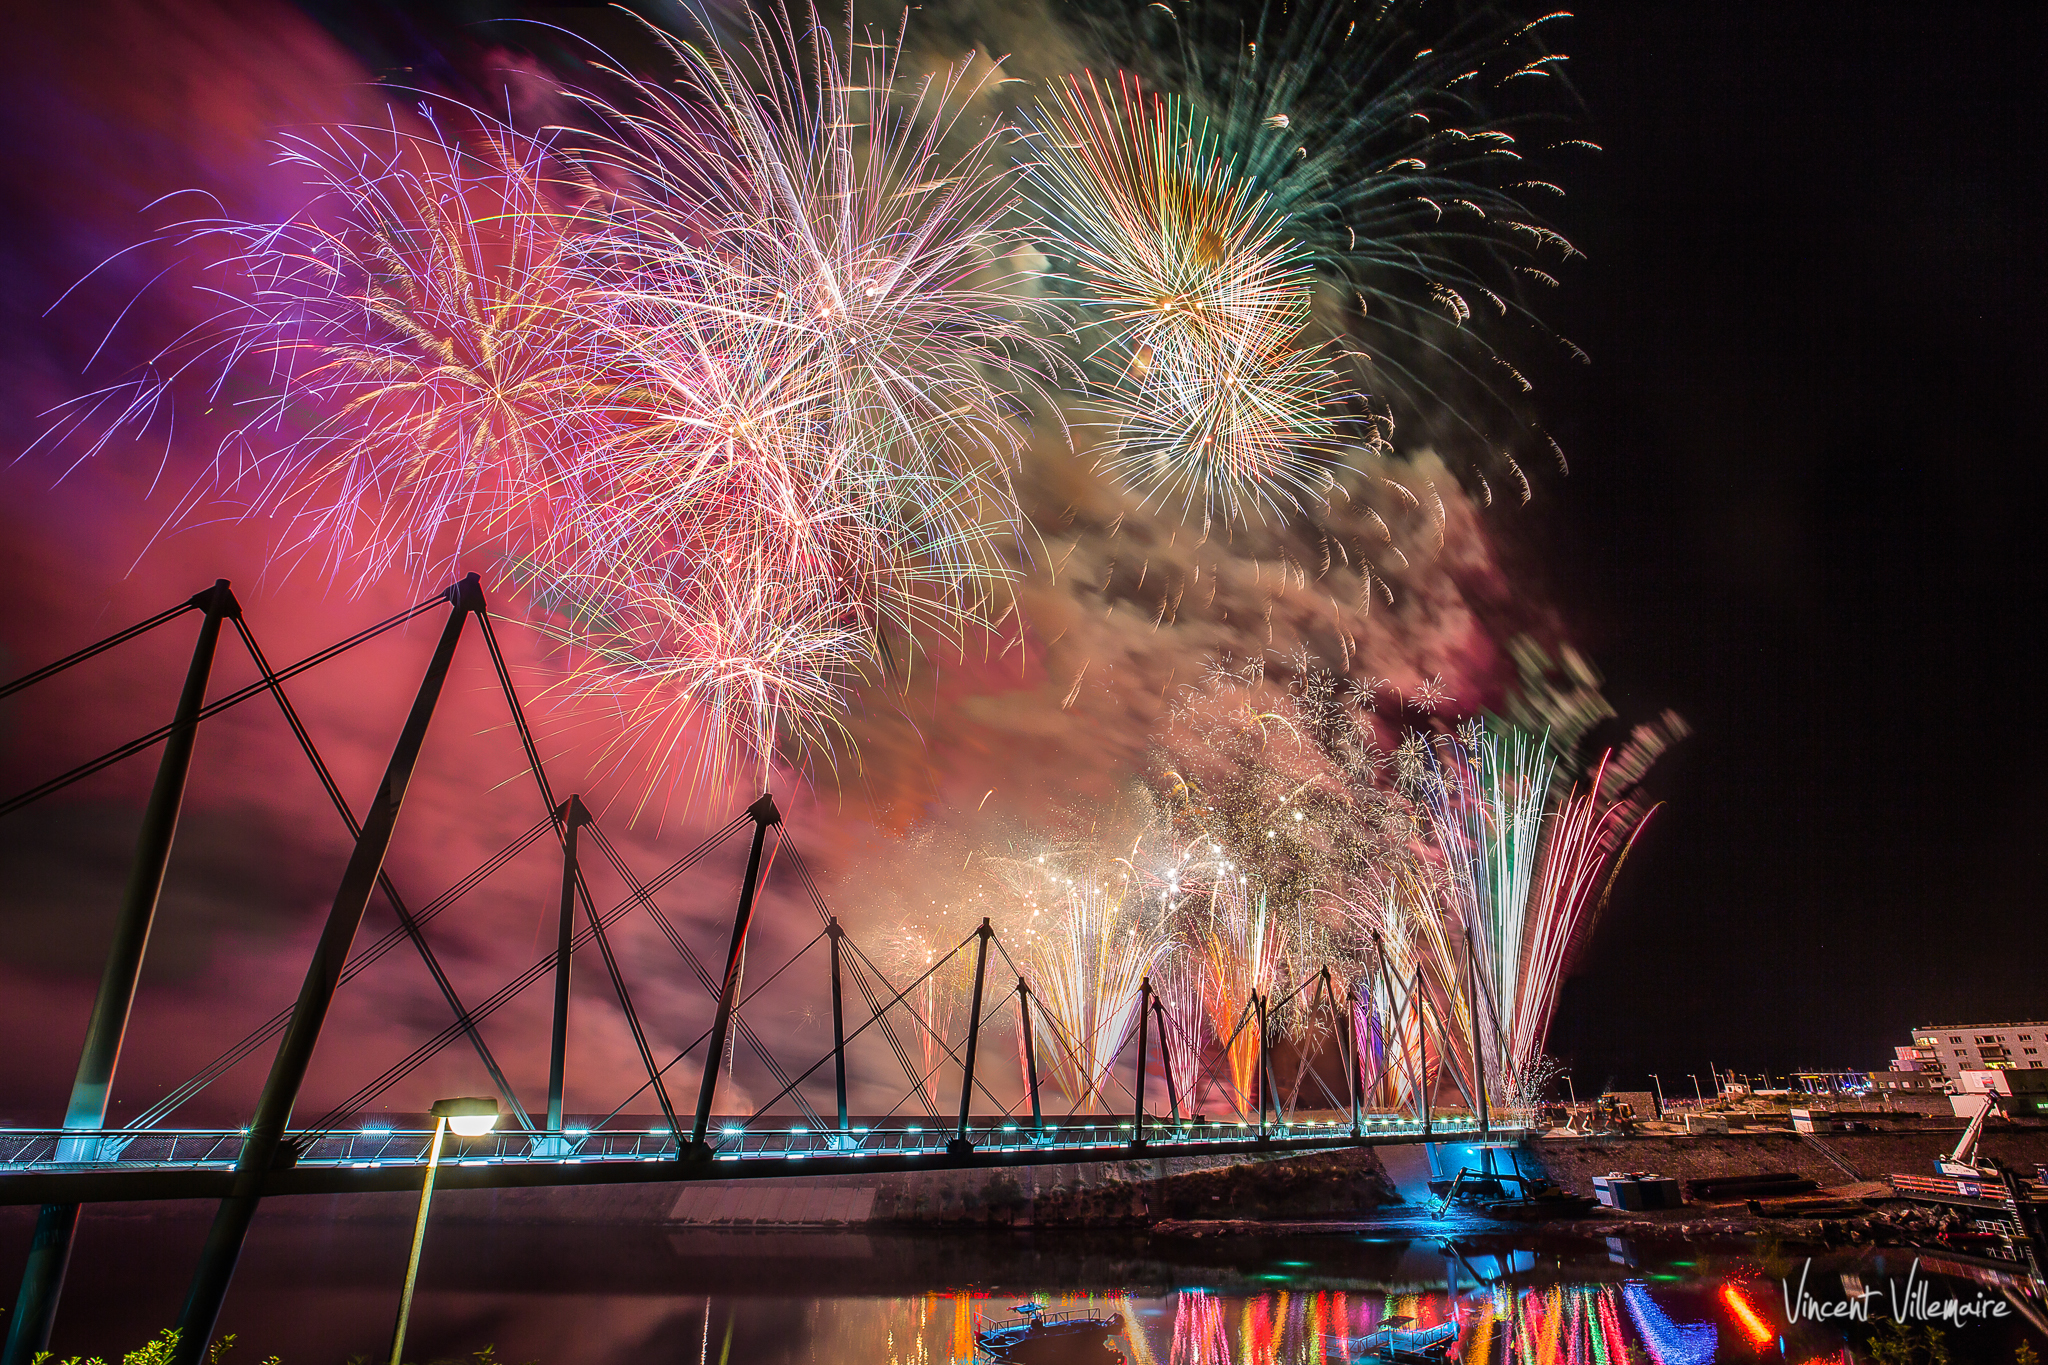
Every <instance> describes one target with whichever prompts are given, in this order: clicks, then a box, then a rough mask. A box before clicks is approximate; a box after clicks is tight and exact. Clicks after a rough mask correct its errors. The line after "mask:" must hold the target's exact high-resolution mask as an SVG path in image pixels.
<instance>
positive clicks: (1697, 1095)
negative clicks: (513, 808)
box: [1685, 1071, 1707, 1109]
mask: <svg viewBox="0 0 2048 1365" xmlns="http://www.w3.org/2000/svg"><path fill="white" fill-rule="evenodd" d="M1685 1078H1686V1079H1687V1080H1689V1081H1691V1082H1692V1097H1693V1098H1694V1099H1696V1100H1698V1101H1699V1102H1700V1108H1702V1109H1704V1108H1706V1107H1707V1093H1706V1091H1704V1090H1702V1089H1700V1078H1699V1077H1697V1076H1695V1075H1693V1074H1692V1073H1691V1072H1689V1071H1688V1072H1687V1073H1686V1077H1685Z"/></svg>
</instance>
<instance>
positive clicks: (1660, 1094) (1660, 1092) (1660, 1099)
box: [392, 1071, 1664, 1365]
mask: <svg viewBox="0 0 2048 1365" xmlns="http://www.w3.org/2000/svg"><path fill="white" fill-rule="evenodd" d="M1650 1084H1651V1085H1654V1086H1656V1087H1657V1117H1658V1118H1660V1119H1661V1118H1663V1117H1664V1082H1662V1081H1660V1080H1658V1079H1657V1073H1656V1072H1654V1071H1653V1072H1651V1073H1650ZM392 1365H397V1362H396V1361H394V1362H392Z"/></svg>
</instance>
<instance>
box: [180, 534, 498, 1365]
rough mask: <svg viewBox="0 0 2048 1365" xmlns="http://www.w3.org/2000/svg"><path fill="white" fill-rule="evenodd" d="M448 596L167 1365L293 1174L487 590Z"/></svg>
mask: <svg viewBox="0 0 2048 1365" xmlns="http://www.w3.org/2000/svg"><path fill="white" fill-rule="evenodd" d="M447 597H448V603H449V605H450V606H452V607H453V608H454V610H453V611H452V612H451V613H450V614H449V617H448V623H447V625H445V626H443V627H442V629H441V639H440V641H439V643H437V644H436V645H435V646H434V656H433V658H432V659H431V660H430V661H429V662H428V664H427V671H426V676H425V677H423V678H422V679H421V680H420V687H419V692H418V693H417V694H416V695H415V696H414V698H413V703H412V711H411V713H410V714H408V715H407V716H406V719H405V728H404V729H402V730H401V731H399V735H398V742H397V744H395V745H394V746H393V747H392V750H391V761H390V763H389V764H388V765H387V766H386V767H385V769H384V780H383V782H382V783H380V784H379V785H378V788H377V794H376V796H375V797H374V798H373V799H372V800H371V802H370V808H369V810H368V811H367V812H366V813H365V815H364V818H363V832H362V833H361V834H360V835H359V836H357V838H356V844H355V850H354V852H352V853H351V854H350V855H349V860H348V867H347V869H346V870H345V871H343V873H342V874H341V885H340V886H339V887H338V888H337V889H336V890H335V893H334V904H333V906H332V908H330V909H329V910H328V912H327V923H326V926H325V927H324V928H323V929H322V930H321V931H320V942H319V945H318V946H317V947H315V948H314V950H313V960H312V961H311V962H310V963H308V964H307V967H306V979H305V981H304V983H303V984H301V986H300V987H299V998H298V1003H297V1004H296V1005H294V1006H293V1007H292V1017H291V1022H290V1023H289V1024H288V1025H286V1027H285V1033H284V1041H283V1042H281V1043H279V1044H278V1047H277V1056H276V1058H275V1060H273V1061H272V1062H271V1065H270V1075H269V1077H268V1078H267V1079H266V1080H265V1081H264V1082H263V1094H262V1097H261V1098H260V1099H258V1100H257V1102H256V1114H255V1117H254V1118H253V1119H252V1120H251V1121H250V1124H249V1133H248V1136H247V1137H246V1138H244V1139H243V1141H242V1154H241V1157H240V1159H239V1160H238V1161H237V1162H236V1163H235V1177H234V1184H233V1186H232V1187H231V1188H230V1190H229V1192H228V1195H227V1197H226V1198H225V1199H223V1200H221V1203H220V1209H219V1211H218V1212H216V1213H215V1214H214V1219H213V1226H212V1228H211V1229H209V1230H208V1232H207V1234H206V1244H205V1246H204V1247H203V1248H202V1249H201V1250H200V1253H199V1265H198V1268H197V1269H196V1270H195V1271H194V1272H193V1276H192V1287H191V1290H190V1291H189V1292H188V1293H187V1295H186V1298H185V1307H184V1311H183V1312H181V1313H180V1314H179V1315H178V1344H177V1345H176V1347H174V1348H173V1351H172V1354H171V1360H170V1365H200V1362H201V1361H202V1360H204V1359H205V1357H206V1349H207V1346H208V1344H209V1342H211V1340H212V1338H213V1329H214V1324H215V1323H216V1322H217V1321H218V1320H219V1318H220V1308H221V1303H222V1301H223V1300H225V1299H226V1298H227V1293H228V1283H229V1281H231V1280H232V1279H233V1278H234V1275H235V1263H236V1261H238V1260H239V1259H240V1258H241V1255H242V1243H243V1241H244V1239H245V1238H247V1236H248V1233H249V1224H250V1222H251V1221H252V1220H253V1219H254V1218H255V1217H256V1206H257V1204H258V1203H260V1202H261V1201H262V1198H263V1185H264V1182H265V1180H267V1179H268V1178H269V1175H270V1172H271V1169H272V1168H273V1167H274V1166H276V1165H278V1164H280V1159H282V1164H287V1165H288V1164H290V1161H291V1159H292V1157H293V1153H291V1152H290V1151H289V1150H288V1149H287V1148H286V1147H285V1145H284V1129H285V1124H286V1123H288V1122H290V1120H291V1115H292V1106H293V1104H294V1103H296V1102H297V1100H298V1097H299V1086H300V1084H301V1082H303V1081H304V1080H305V1078H306V1068H307V1066H308V1065H310V1064H311V1062H312V1060H313V1047H314V1045H315V1044H316V1043H318V1042H319V1041H320V1027H321V1025H322V1024H324V1023H325V1022H326V1020H327V1010H328V1007H329V1006H330V1005H331V1004H333V1002H334V988H335V987H336V986H337V985H338V984H339V983H340V980H341V969H342V966H343V964H344V962H345V961H346V960H347V958H348V950H349V945H350V944H351V943H352V942H354V941H355V936H356V930H357V928H359V927H360V926H361V924H362V920H363V911H364V910H365V909H366V908H367V907H368V906H369V903H370V892H371V890H372V889H373V888H374V887H375V886H376V885H377V874H378V873H379V872H380V871H381V870H382V869H383V866H384V856H385V854H386V853H387V852H389V851H390V848H391V836H392V834H393V833H394V832H396V830H397V828H398V813H399V811H400V809H401V808H402V807H403V806H404V804H405V793H406V789H407V787H409V786H410V785H411V783H412V774H413V768H414V767H415V766H416V765H417V763H418V762H419V756H420V748H421V746H422V745H423V744H424V743H425V741H426V737H427V725H428V723H429V722H430V721H432V720H433V718H434V707H435V704H436V703H437V702H438V701H439V700H440V698H441V688H442V685H443V684H445V683H446V682H447V680H448V667H449V665H450V664H451V663H453V662H454V659H455V646H456V643H457V642H458V641H459V640H460V639H461V638H462V626H463V623H464V622H465V621H467V620H468V619H469V617H470V615H471V614H472V613H475V614H478V615H481V614H482V612H483V610H484V594H483V588H482V587H481V585H480V584H479V583H478V582H477V576H476V575H475V574H470V575H469V576H468V577H467V578H465V579H463V580H462V581H461V582H460V583H457V584H456V585H455V586H454V587H451V588H450V589H448V593H447Z"/></svg>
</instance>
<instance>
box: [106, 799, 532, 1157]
mask: <svg viewBox="0 0 2048 1365" xmlns="http://www.w3.org/2000/svg"><path fill="white" fill-rule="evenodd" d="M549 823H550V822H549V821H546V820H536V821H535V822H534V823H533V825H532V826H531V827H530V828H529V829H527V831H526V832H525V833H524V834H521V835H520V836H519V837H518V838H516V839H514V840H513V841H512V842H511V843H510V844H507V845H506V846H505V847H504V848H502V849H500V850H499V851H498V852H497V853H495V854H493V855H492V856H491V857H490V858H488V859H486V860H485V861H484V862H483V864H481V865H480V866H479V867H478V868H477V869H476V870H475V871H473V872H471V873H470V874H469V875H468V876H467V877H465V878H463V879H462V880H461V881H460V882H457V883H456V884H455V885H454V886H452V887H450V888H449V889H448V890H446V891H444V892H442V893H441V894H440V895H439V896H436V897H435V898H434V899H433V900H431V901H428V902H427V903H426V904H425V905H423V906H421V907H420V909H419V912H418V914H416V915H415V916H414V919H415V921H416V922H417V923H419V924H421V925H425V924H428V923H430V922H431V921H432V920H433V919H434V917H435V916H436V915H439V914H440V913H441V912H442V911H443V910H445V909H447V908H448V907H449V906H450V905H453V904H454V903H455V902H456V901H458V900H460V899H462V897H464V896H466V895H468V894H469V893H470V892H471V891H473V890H475V889H476V888H477V887H478V886H480V885H481V884H482V883H483V882H484V881H485V880H486V879H488V878H489V877H490V876H491V875H492V874H494V873H496V872H497V871H498V869H499V868H501V867H503V866H504V865H505V864H507V863H509V862H511V861H512V860H513V859H514V858H516V857H518V856H519V855H520V854H521V853H524V852H525V851H526V850H527V849H529V848H531V847H532V846H533V844H534V842H535V841H536V840H538V839H539V838H540V837H541V835H543V834H545V833H547V832H548V825H549ZM404 941H405V930H404V929H403V928H393V929H391V930H390V931H389V932H388V933H386V934H385V935H384V937H382V938H380V939H378V940H377V941H376V942H375V943H373V944H371V945H370V946H369V947H367V948H360V947H359V948H357V949H356V950H355V952H353V953H352V954H351V955H350V957H349V961H348V965H347V966H345V967H344V968H343V969H342V973H341V982H342V983H346V982H348V981H350V980H353V979H354V978H355V977H356V976H357V975H358V974H360V973H361V972H363V971H364V970H365V969H367V968H368V967H369V966H370V965H371V964H372V963H374V962H376V961H377V960H378V959H380V958H382V957H383V956H384V955H385V954H386V953H388V952H390V951H391V950H392V949H393V948H395V947H397V946H398V945H399V944H400V943H402V942H404ZM291 1018H292V1006H290V1005H287V1006H285V1007H284V1008H283V1009H281V1010H279V1011H278V1012H277V1013H276V1014H274V1015H272V1016H271V1017H270V1019H269V1020H268V1021H266V1022H264V1023H262V1024H259V1025H258V1026H257V1027H256V1028H255V1030H254V1031H252V1032H251V1033H250V1034H249V1035H248V1036H247V1037H246V1038H244V1039H242V1041H241V1042H239V1043H236V1044H235V1045H234V1046H233V1047H231V1048H229V1049H228V1050H227V1051H226V1052H223V1053H222V1054H221V1055H220V1056H218V1057H216V1058H214V1059H213V1060H212V1061H211V1062H208V1063H207V1064H206V1065H205V1066H204V1067H202V1068H201V1069H200V1070H199V1071H197V1072H195V1073H194V1074H193V1075H192V1077H191V1078H190V1079H188V1080H186V1081H185V1082H184V1083H183V1084H181V1085H180V1086H179V1087H178V1088H177V1089H175V1090H173V1091H171V1093H170V1094H168V1095H166V1096H164V1097H163V1098H162V1099H160V1100H158V1101H157V1102H156V1103H155V1104H153V1105H151V1106H150V1107H149V1108H148V1109H146V1110H144V1111H143V1112H142V1113H140V1114H137V1115H136V1116H135V1117H134V1118H133V1119H131V1120H129V1122H128V1123H126V1124H125V1125H123V1126H124V1127H125V1128H129V1129H136V1128H149V1127H152V1126H154V1125H155V1124H157V1123H159V1122H161V1121H162V1120H163V1119H165V1118H167V1117H168V1116H169V1115H170V1114H171V1113H173V1112H174V1111H176V1110H177V1109H179V1108H181V1107H183V1106H184V1104H185V1103H186V1102H187V1101H189V1100H190V1099H192V1098H193V1097H194V1096H195V1095H197V1094H199V1093H200V1092H201V1091H203V1090H205V1089H206V1087H207V1086H209V1085H212V1084H213V1083H214V1082H215V1081H217V1080H219V1079H220V1078H221V1077H222V1076H224V1075H226V1074H227V1073H228V1072H229V1071H231V1070H233V1069H234V1068H235V1067H236V1066H238V1065H239V1064H240V1063H241V1062H242V1060H243V1059H244V1058H246V1057H247V1056H248V1055H249V1054H250V1053H252V1052H254V1051H255V1050H256V1049H257V1048H259V1047H261V1046H263V1044H264V1043H266V1042H268V1041H270V1040H271V1039H272V1038H275V1037H276V1036H277V1035H278V1034H280V1033H282V1032H284V1030H285V1026H286V1025H287V1024H289V1023H290V1022H291Z"/></svg>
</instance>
